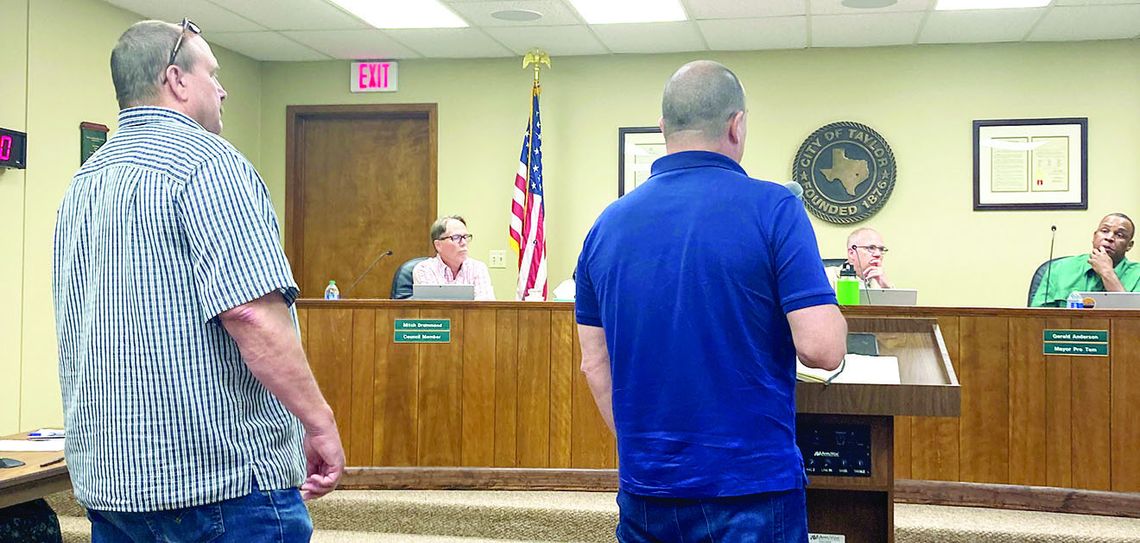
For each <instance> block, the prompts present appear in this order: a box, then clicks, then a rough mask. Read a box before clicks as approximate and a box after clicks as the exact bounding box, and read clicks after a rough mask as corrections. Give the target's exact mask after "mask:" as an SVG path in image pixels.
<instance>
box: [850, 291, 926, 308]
mask: <svg viewBox="0 0 1140 543" xmlns="http://www.w3.org/2000/svg"><path fill="white" fill-rule="evenodd" d="M859 303H860V304H862V305H918V291H917V290H915V289H913V288H865V289H862V290H860V291H859Z"/></svg>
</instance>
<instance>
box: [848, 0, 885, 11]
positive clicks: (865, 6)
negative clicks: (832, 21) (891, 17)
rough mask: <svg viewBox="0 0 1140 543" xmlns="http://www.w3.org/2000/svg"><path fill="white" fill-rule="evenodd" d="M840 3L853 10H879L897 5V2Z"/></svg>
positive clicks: (858, 0) (854, 0)
mask: <svg viewBox="0 0 1140 543" xmlns="http://www.w3.org/2000/svg"><path fill="white" fill-rule="evenodd" d="M840 3H841V4H843V5H844V6H847V7H849V8H855V9H879V8H885V7H887V6H893V5H895V4H897V3H899V0H843V1H842V2H840Z"/></svg>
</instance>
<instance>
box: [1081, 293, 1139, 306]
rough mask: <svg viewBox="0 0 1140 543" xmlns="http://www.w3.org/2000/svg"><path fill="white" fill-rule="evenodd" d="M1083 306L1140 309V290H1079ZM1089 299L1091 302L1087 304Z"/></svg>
mask: <svg viewBox="0 0 1140 543" xmlns="http://www.w3.org/2000/svg"><path fill="white" fill-rule="evenodd" d="M1078 294H1080V295H1081V298H1084V299H1085V307H1093V308H1096V309H1140V292H1080V293H1078ZM1089 300H1092V301H1093V304H1092V305H1091V306H1090V305H1089Z"/></svg>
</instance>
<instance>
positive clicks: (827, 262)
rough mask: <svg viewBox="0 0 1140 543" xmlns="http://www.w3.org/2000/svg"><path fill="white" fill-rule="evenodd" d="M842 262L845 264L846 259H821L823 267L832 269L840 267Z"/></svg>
mask: <svg viewBox="0 0 1140 543" xmlns="http://www.w3.org/2000/svg"><path fill="white" fill-rule="evenodd" d="M844 262H847V258H825V259H823V267H825V268H834V267H838V266H842V265H843V263H844Z"/></svg>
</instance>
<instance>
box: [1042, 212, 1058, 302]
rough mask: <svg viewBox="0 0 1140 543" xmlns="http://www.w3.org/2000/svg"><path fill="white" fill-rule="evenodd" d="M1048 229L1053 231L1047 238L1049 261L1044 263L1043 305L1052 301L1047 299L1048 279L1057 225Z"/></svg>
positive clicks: (1050, 273) (1050, 272) (1050, 271)
mask: <svg viewBox="0 0 1140 543" xmlns="http://www.w3.org/2000/svg"><path fill="white" fill-rule="evenodd" d="M1049 229H1050V230H1052V231H1053V234H1052V236H1050V238H1049V260H1046V261H1045V303H1049V302H1052V301H1053V299H1052V298H1050V297H1049V278H1050V277H1052V275H1053V244H1054V243H1056V241H1057V225H1055V224H1054V225H1052V226H1050V227H1049Z"/></svg>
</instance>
